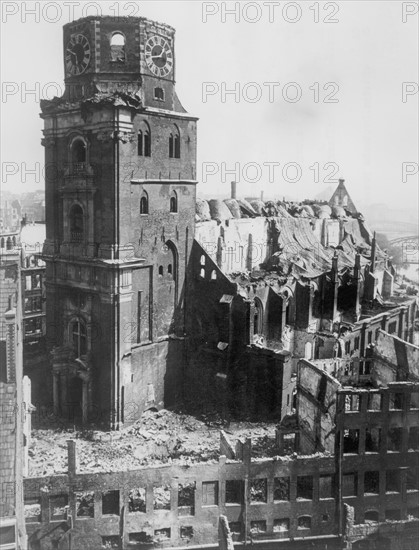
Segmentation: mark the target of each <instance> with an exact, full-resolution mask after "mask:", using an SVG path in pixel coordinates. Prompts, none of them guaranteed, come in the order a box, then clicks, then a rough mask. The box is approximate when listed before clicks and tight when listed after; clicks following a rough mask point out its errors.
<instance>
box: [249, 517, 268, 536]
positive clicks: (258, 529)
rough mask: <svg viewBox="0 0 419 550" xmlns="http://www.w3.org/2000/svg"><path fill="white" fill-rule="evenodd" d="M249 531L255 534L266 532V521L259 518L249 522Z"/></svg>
mask: <svg viewBox="0 0 419 550" xmlns="http://www.w3.org/2000/svg"><path fill="white" fill-rule="evenodd" d="M250 532H251V533H252V534H253V535H257V534H258V533H265V532H266V521H265V520H263V519H259V520H256V521H251V522H250Z"/></svg>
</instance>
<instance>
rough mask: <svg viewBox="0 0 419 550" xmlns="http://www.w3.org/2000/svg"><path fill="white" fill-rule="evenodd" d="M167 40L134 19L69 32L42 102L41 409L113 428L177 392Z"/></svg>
mask: <svg viewBox="0 0 419 550" xmlns="http://www.w3.org/2000/svg"><path fill="white" fill-rule="evenodd" d="M174 41H175V32H174V29H173V28H172V27H169V26H168V25H164V24H161V23H156V22H153V21H149V20H147V19H144V18H115V17H86V18H84V19H80V20H78V21H75V22H73V23H69V24H68V25H65V26H64V68H65V83H66V91H65V93H64V95H63V97H61V98H54V99H53V100H51V101H43V102H42V104H41V109H42V115H41V117H42V118H43V119H44V139H43V145H44V146H45V160H46V241H45V245H44V252H43V255H44V259H45V261H46V264H47V267H46V287H47V340H48V341H49V343H50V346H51V351H52V357H53V361H52V369H53V388H54V390H53V391H54V396H53V398H54V404H55V407H56V408H57V409H58V410H59V412H60V413H61V414H65V415H69V416H70V417H71V418H72V417H73V416H75V418H76V420H77V419H80V420H82V421H87V420H89V419H91V420H93V421H98V420H103V421H105V422H106V423H107V424H109V425H110V426H111V427H112V428H117V427H118V426H119V425H120V424H121V423H124V422H128V421H132V420H134V419H136V418H138V416H140V414H141V413H142V412H143V411H144V409H145V408H147V407H151V406H153V407H154V406H155V407H159V406H163V405H165V406H169V405H171V404H173V403H174V402H176V400H177V399H178V398H179V392H180V384H181V381H182V366H183V362H184V341H183V339H184V334H185V330H184V327H185V323H184V297H185V288H186V285H187V281H188V279H187V266H188V260H189V255H190V251H191V245H192V239H193V235H194V219H195V195H196V192H195V187H196V181H195V171H196V121H197V119H196V118H195V117H191V116H190V115H188V114H187V113H186V112H185V110H184V109H183V107H182V105H181V104H180V102H179V100H178V98H177V95H176V92H175V54H174V45H175V44H174Z"/></svg>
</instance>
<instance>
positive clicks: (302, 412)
mask: <svg viewBox="0 0 419 550" xmlns="http://www.w3.org/2000/svg"><path fill="white" fill-rule="evenodd" d="M339 388H340V384H339V382H338V381H337V380H336V379H335V378H333V377H332V376H330V375H329V374H327V373H326V372H324V371H322V370H320V369H319V368H318V367H316V366H315V365H313V364H312V363H310V362H309V361H305V360H301V361H300V362H299V363H298V377H297V417H298V421H299V428H300V438H299V442H300V451H301V452H302V453H312V452H317V451H327V452H329V453H333V452H334V449H335V413H336V392H337V390H338V389H339Z"/></svg>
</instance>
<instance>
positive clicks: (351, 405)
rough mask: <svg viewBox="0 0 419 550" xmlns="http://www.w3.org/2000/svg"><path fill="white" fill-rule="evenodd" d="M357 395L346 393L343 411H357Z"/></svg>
mask: <svg viewBox="0 0 419 550" xmlns="http://www.w3.org/2000/svg"><path fill="white" fill-rule="evenodd" d="M359 403H360V402H359V395H346V396H345V411H346V412H359Z"/></svg>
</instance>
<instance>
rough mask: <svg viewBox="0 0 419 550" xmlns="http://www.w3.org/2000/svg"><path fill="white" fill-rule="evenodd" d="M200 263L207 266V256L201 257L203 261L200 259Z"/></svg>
mask: <svg viewBox="0 0 419 550" xmlns="http://www.w3.org/2000/svg"><path fill="white" fill-rule="evenodd" d="M199 262H200V264H201V265H205V256H204V255H202V256H201V259H200V261H199Z"/></svg>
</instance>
